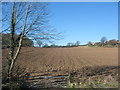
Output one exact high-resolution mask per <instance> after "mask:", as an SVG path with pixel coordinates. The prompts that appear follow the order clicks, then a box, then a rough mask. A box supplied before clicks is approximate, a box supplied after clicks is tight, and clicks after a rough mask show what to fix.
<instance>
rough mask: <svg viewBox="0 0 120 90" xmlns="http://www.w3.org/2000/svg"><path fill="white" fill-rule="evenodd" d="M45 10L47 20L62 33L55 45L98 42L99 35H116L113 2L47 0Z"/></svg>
mask: <svg viewBox="0 0 120 90" xmlns="http://www.w3.org/2000/svg"><path fill="white" fill-rule="evenodd" d="M49 10H50V11H51V15H52V16H51V17H50V18H49V20H50V22H49V24H50V25H52V26H54V27H55V28H57V30H58V31H60V32H63V36H64V39H63V40H60V41H56V42H55V44H57V45H66V44H67V43H68V42H73V43H74V42H76V41H80V42H81V44H86V43H87V42H88V41H92V42H98V41H100V39H101V37H103V36H106V37H107V39H108V40H110V39H118V3H117V2H50V5H49Z"/></svg>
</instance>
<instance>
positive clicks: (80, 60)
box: [3, 47, 118, 72]
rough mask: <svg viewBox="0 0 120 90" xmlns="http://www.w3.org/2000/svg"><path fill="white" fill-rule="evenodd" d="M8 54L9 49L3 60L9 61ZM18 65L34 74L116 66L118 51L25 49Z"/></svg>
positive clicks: (85, 48) (77, 48)
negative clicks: (88, 67)
mask: <svg viewBox="0 0 120 90" xmlns="http://www.w3.org/2000/svg"><path fill="white" fill-rule="evenodd" d="M7 52H8V49H4V50H3V60H6V59H7V56H8V53H7ZM16 64H17V65H20V67H24V68H26V69H27V70H28V71H34V72H44V71H73V70H79V69H81V68H83V67H86V66H92V67H93V66H104V65H107V66H116V65H118V49H117V48H92V47H76V48H37V47H26V48H25V47H23V48H22V50H21V52H20V55H19V57H18V60H17V63H16ZM3 66H4V62H3Z"/></svg>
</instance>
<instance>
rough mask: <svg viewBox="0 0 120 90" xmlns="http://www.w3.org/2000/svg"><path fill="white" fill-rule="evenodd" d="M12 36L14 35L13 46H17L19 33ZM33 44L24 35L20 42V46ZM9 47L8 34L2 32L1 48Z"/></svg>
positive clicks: (31, 45)
mask: <svg viewBox="0 0 120 90" xmlns="http://www.w3.org/2000/svg"><path fill="white" fill-rule="evenodd" d="M14 37H15V39H14V42H15V47H17V46H18V43H19V35H17V34H15V35H14ZM33 46H34V43H33V41H32V40H30V39H29V38H28V37H26V36H25V37H24V39H23V42H22V47H33ZM9 47H10V34H9V33H7V34H4V33H2V48H9Z"/></svg>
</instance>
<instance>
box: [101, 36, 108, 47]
mask: <svg viewBox="0 0 120 90" xmlns="http://www.w3.org/2000/svg"><path fill="white" fill-rule="evenodd" d="M106 41H107V38H106V37H102V38H101V40H100V44H101V46H103V45H104V44H105V43H106Z"/></svg>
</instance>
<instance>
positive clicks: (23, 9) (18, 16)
mask: <svg viewBox="0 0 120 90" xmlns="http://www.w3.org/2000/svg"><path fill="white" fill-rule="evenodd" d="M47 6H48V3H42V2H39V3H38V2H37V3H35V2H32V3H31V2H12V3H6V4H4V3H3V8H2V9H3V17H4V16H6V15H7V16H8V17H7V19H8V20H7V21H3V24H5V25H6V26H5V27H3V28H4V31H6V32H9V33H10V35H11V36H10V49H9V58H8V81H9V82H10V81H11V79H12V72H13V67H14V64H15V62H16V60H17V57H18V55H19V52H20V50H21V45H22V41H23V38H25V36H27V37H29V38H30V39H32V40H33V39H36V40H37V39H42V40H51V39H56V37H57V38H58V35H59V34H60V33H57V32H56V31H55V30H52V29H51V28H50V26H48V20H47V18H48V15H49V14H48V13H49V12H48V11H47ZM7 7H9V10H8V9H6V8H7ZM5 10H7V11H9V12H7V13H6V12H5ZM10 10H11V11H10ZM15 34H18V35H19V37H18V38H17V41H19V45H18V46H17V50H16V51H15V47H16V45H15V42H16V40H15V39H14V35H15Z"/></svg>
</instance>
